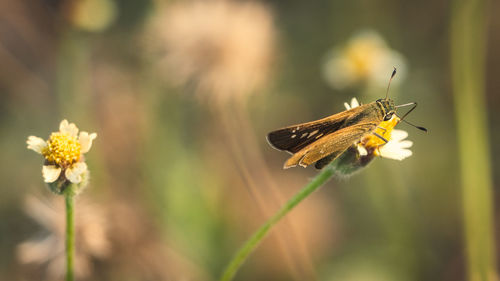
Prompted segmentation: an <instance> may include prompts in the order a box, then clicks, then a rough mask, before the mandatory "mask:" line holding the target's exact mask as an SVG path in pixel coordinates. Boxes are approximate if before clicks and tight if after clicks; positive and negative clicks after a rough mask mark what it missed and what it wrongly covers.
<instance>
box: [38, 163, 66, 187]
mask: <svg viewBox="0 0 500 281" xmlns="http://www.w3.org/2000/svg"><path fill="white" fill-rule="evenodd" d="M60 174H61V168H59V167H56V166H54V165H47V166H43V167H42V175H43V180H44V181H45V182H47V183H51V182H55V181H56V180H57V179H58V178H59V175H60Z"/></svg>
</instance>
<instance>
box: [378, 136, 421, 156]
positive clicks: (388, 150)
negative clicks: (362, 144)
mask: <svg viewBox="0 0 500 281" xmlns="http://www.w3.org/2000/svg"><path fill="white" fill-rule="evenodd" d="M408 145H409V146H408ZM411 145H413V142H411V141H403V142H397V141H392V140H391V141H389V142H388V143H387V144H385V145H384V146H382V147H381V148H380V156H382V157H384V158H389V159H394V160H403V159H405V158H408V157H410V156H411V155H412V154H413V153H412V151H411V150H409V149H406V148H407V147H410V146H411Z"/></svg>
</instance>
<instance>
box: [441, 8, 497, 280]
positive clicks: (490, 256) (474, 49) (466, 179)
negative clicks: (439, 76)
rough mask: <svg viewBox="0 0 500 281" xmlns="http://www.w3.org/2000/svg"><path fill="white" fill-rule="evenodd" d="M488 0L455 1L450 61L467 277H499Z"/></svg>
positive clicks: (487, 278) (493, 278)
mask: <svg viewBox="0 0 500 281" xmlns="http://www.w3.org/2000/svg"><path fill="white" fill-rule="evenodd" d="M488 2H489V1H488V0H455V1H454V3H453V4H454V6H453V11H452V17H451V20H452V21H451V40H450V42H451V62H452V74H453V76H452V78H453V94H454V102H455V117H456V122H457V134H458V145H459V153H458V155H459V157H460V168H461V169H460V173H459V174H460V177H461V185H462V204H463V217H464V221H463V223H464V234H465V235H464V236H465V237H464V238H465V249H466V251H465V252H466V264H467V275H468V280H470V281H476V280H478V281H479V280H481V281H483V280H497V271H496V266H495V264H496V257H495V242H494V224H493V191H492V185H493V184H492V175H491V164H490V163H491V159H490V155H491V154H490V149H489V148H490V144H489V141H488V139H489V138H488V124H487V121H488V119H487V107H486V104H485V69H486V53H487V52H486V37H487V26H488V17H487V15H488V13H489V12H490V11H489V5H488Z"/></svg>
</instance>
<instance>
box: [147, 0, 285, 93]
mask: <svg viewBox="0 0 500 281" xmlns="http://www.w3.org/2000/svg"><path fill="white" fill-rule="evenodd" d="M164 10H165V12H164V13H161V14H159V15H158V18H157V21H156V24H155V27H156V28H155V31H156V32H155V34H156V36H157V37H159V39H160V40H161V42H162V47H163V48H164V49H165V56H164V58H163V63H164V66H165V67H166V69H167V71H168V72H167V75H168V78H169V79H170V80H171V81H172V82H173V83H175V84H184V83H194V85H196V89H197V92H198V93H203V94H208V95H210V96H213V97H215V98H216V99H218V100H227V99H229V98H240V97H244V96H246V95H248V94H250V93H251V92H252V91H255V90H257V89H258V88H259V87H261V86H263V85H264V84H265V83H266V82H267V80H268V76H269V72H270V64H271V63H270V62H271V58H272V54H273V46H274V33H275V30H274V25H273V19H272V16H271V13H270V12H269V10H268V9H267V8H266V7H265V6H264V5H262V4H259V3H257V2H248V1H247V2H233V1H190V2H174V3H173V4H170V5H167V6H166V7H165V9H164Z"/></svg>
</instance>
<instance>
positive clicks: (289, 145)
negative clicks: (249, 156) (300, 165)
mask: <svg viewBox="0 0 500 281" xmlns="http://www.w3.org/2000/svg"><path fill="white" fill-rule="evenodd" d="M364 107H365V106H360V107H356V108H353V109H351V110H347V111H344V112H340V113H337V114H334V115H332V116H329V117H326V118H323V119H320V120H316V121H312V122H307V123H302V124H298V125H293V126H289V127H285V128H282V129H279V130H276V131H273V132H271V133H269V134H268V135H267V140H268V141H269V143H270V144H271V145H272V146H273V147H275V148H276V149H279V150H285V151H288V152H290V153H296V152H298V151H300V150H301V149H302V148H304V147H306V146H308V145H309V144H311V143H313V142H315V141H317V140H318V139H320V138H322V137H324V136H326V135H329V134H331V133H332V132H335V131H337V130H339V129H340V128H342V127H344V126H345V125H346V122H347V119H348V117H349V116H352V115H359V114H357V113H358V112H360V111H362V110H363V109H364Z"/></svg>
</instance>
